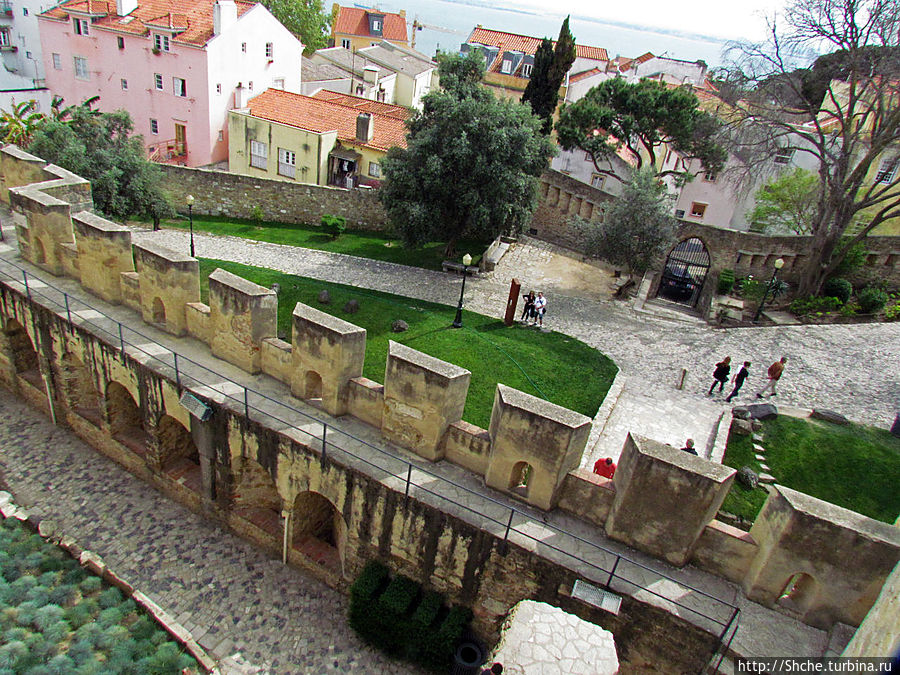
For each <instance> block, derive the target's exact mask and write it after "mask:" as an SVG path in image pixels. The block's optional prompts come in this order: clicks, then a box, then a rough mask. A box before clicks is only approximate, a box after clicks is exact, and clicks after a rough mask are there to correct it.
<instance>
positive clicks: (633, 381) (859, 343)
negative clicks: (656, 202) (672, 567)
mask: <svg viewBox="0 0 900 675" xmlns="http://www.w3.org/2000/svg"><path fill="white" fill-rule="evenodd" d="M194 238H195V242H196V248H197V255H198V256H202V257H207V258H216V259H220V260H230V261H234V262H239V263H243V264H246V265H256V266H260V267H268V268H272V269H277V270H280V271H283V272H288V273H290V274H297V275H301V276H306V277H312V278H316V279H322V280H325V281H333V282H338V283H343V284H349V285H352V286H357V287H360V288H368V289H374V290H379V291H386V292H391V293H397V294H399V295H405V296H409V297H414V298H419V299H421V300H429V301H433V302H440V303H445V304H450V305H454V304H456V302H457V299H458V298H459V285H460V283H461V279H460V278H459V277H456V276H451V275H448V274H445V273H441V272H432V271H428V270H420V269H416V268H409V267H404V266H402V265H395V264H392V263H384V262H379V261H375V260H368V259H364V258H355V257H352V256H345V255H340V254H336V253H327V252H323V251H314V250H310V249H302V248H294V247H291V246H282V245H278V244H268V243H261V242H252V241H248V240H245V239H239V238H233V237H218V236H211V235H205V234H197V233H195V234H194ZM134 241H135V242H136V243H140V242H143V241H154V242H156V243H158V244H161V245H163V246H167V247H169V248H172V249H175V250H187V247H188V235H187V233H186V232H183V231H180V230H162V231H159V232H150V231H147V230H138V229H136V230H135V232H134ZM550 248H552V247H549V246H547V245H546V244H542V243H540V242H534V241H530V240H526V241H525V242H524V243H519V244H517V245H516V246H515V247H513V249H512V250H511V251H510V253H508V254H507V255H506V257H504V259H503V261H502V262H501V265H499V266H498V269H497V270H496V271H495V272H494V273H493V274H491V275H490V276H489V277H488V278H483V279H470V280H469V281H468V282H467V285H466V307H467V308H468V309H471V310H474V311H478V312H481V313H484V314H488V315H493V316H502V314H503V312H504V310H505V304H506V298H507V295H508V290H509V279H510V278H511V277H513V276H515V277H517V278H519V279H520V280H522V282H523V285H525V286H526V287H529V288H530V287H538V288H541V289H543V290H544V293H545V295H546V296H547V297H548V299H549V308H548V315H547V321H546V324H547V325H548V326H549V327H550V328H552V329H553V330H558V331H560V332H562V333H566V334H567V335H571V336H573V337H576V338H578V339H580V340H582V341H584V342H586V343H587V344H589V345H591V346H593V347H596V348H597V349H600V350H601V351H603V352H604V353H606V354H608V355H609V356H610V357H612V358H613V359H614V360H615V361H616V363H617V364H618V365H619V367H620V368H621V370H622V373H623V375H624V376H625V377H626V386H628V387H629V388H634V389H637V390H640V391H641V392H643V393H645V394H649V395H651V396H653V397H655V398H660V397H670V398H671V397H675V398H681V397H683V396H690V397H698V396H705V393H706V391H707V388H708V387H709V383H710V382H711V381H712V380H711V373H712V369H713V365H714V364H715V363H716V362H717V361H720V360H721V359H722V357H723V356H726V355H731V357H732V361H733V362H736V363H739V362H741V361H745V360H749V361H751V362H752V363H753V366H752V368H751V377H750V379H749V380H748V381H747V383H746V384H745V386H744V392H746V393H747V394H748V396H745V397H744V400H745V401H749V400H752V393H753V392H754V391H755V390H757V389H759V388H761V387H762V385H763V384H764V383H765V378H764V371H765V369H766V368H767V367H768V365H769V364H770V363H771V362H772V361H775V360H777V359H779V358H781V356H787V357H788V359H789V361H788V365H787V368H786V370H785V374H784V377H783V378H782V380H781V386H780V388H779V389H780V390H779V395H778V398H777V401H778V402H779V403H786V404H790V405H795V406H800V407H806V408H813V407H820V408H830V409H833V410H836V411H838V412H841V413H843V414H844V415H846V416H848V417H850V418H851V419H854V420H857V421H860V422H866V423H870V424H877V425H879V426H883V427H884V426H890V424H891V423H892V422H893V420H894V417H895V415H896V413H897V411H900V322H898V323H883V324H856V325H836V326H780V327H764V328H735V329H728V330H723V329H715V328H711V327H709V326H707V325H705V324H703V323H700V322H691V321H678V320H672V319H669V318H664V317H658V316H654V315H652V314H649V313H646V312H641V313H638V312H635V311H633V310H632V309H631V306H630V304H625V303H621V302H617V301H610V300H605V301H604V300H597V299H591V298H585V297H574V296H572V295H565V294H564V292H563V291H560V292H559V293H554V281H553V275H552V270H550V269H549V267H548V266H549V265H550V262H549V261H550V257H549V255H548V250H549V249H550ZM598 278H600V274H599V273H598ZM599 283H605V279H603V280H601V282H599ZM682 368H686V369H687V371H688V379H687V384H686V386H685V389H684V391H683V392H679V391H677V390H676V389H675V384H676V383H677V381H678V380H679V378H680V376H681V370H682ZM723 409H724V402H723Z"/></svg>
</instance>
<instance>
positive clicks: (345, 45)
mask: <svg viewBox="0 0 900 675" xmlns="http://www.w3.org/2000/svg"><path fill="white" fill-rule="evenodd" d="M341 47H343V48H344V49H350V40H349V39H348V38H341Z"/></svg>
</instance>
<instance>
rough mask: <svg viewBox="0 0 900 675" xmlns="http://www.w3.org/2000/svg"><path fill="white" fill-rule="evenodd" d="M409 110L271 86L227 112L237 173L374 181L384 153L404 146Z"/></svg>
mask: <svg viewBox="0 0 900 675" xmlns="http://www.w3.org/2000/svg"><path fill="white" fill-rule="evenodd" d="M409 115H410V111H409V109H408V108H404V107H401V106H397V105H390V104H387V103H381V102H379V101H372V100H370V99H366V98H360V97H358V96H351V95H349V94H341V93H337V92H333V91H326V90H324V89H323V90H321V91H319V92H317V93H316V94H315V95H314V96H304V95H302V94H294V93H291V92H288V91H281V90H278V89H268V90H266V91H264V92H263V93H261V94H260V95H258V96H256V97H255V98H253V99H251V100H250V102H249V104H248V105H247V106H246V107H245V108H242V109H240V110H232V111H231V113H230V116H229V125H228V126H229V134H228V138H229V156H228V167H229V170H230V171H232V172H233V173H241V174H244V175H248V176H258V177H263V178H277V179H281V180H286V181H291V182H296V183H312V184H315V185H331V186H333V187H341V188H355V187H360V186H364V187H365V186H367V187H377V186H378V185H380V183H381V178H382V171H381V161H382V159H383V158H384V156H385V155H386V154H387V151H388V150H389V149H390V148H392V147H394V146H397V147H401V148H405V147H406V119H407V117H409Z"/></svg>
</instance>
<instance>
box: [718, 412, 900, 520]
mask: <svg viewBox="0 0 900 675" xmlns="http://www.w3.org/2000/svg"><path fill="white" fill-rule="evenodd" d="M762 433H763V446H764V447H765V448H766V458H767V461H766V463H767V464H768V465H769V467H770V468H771V472H770V473H771V474H772V475H773V476H775V478H776V480H777V482H778V483H780V484H782V485H786V486H787V487H790V488H793V489H795V490H798V491H800V492H803V493H806V494H808V495H811V496H813V497H818V498H819V499H823V500H825V501H827V502H831V503H833V504H837V505H839V506H843V507H846V508H848V509H851V510H853V511H856V512H858V513H862V514H864V515H867V516H870V517H871V518H875V519H877V520H882V521H885V522H888V523H893V522H894V521H895V520H896V518H897V515H898V514H900V490H898V488H897V486H898V485H900V439H898V438H895V437H894V436H891V434H890V433H889V432H888V431H886V430H884V429H876V428H873V427H866V426H861V425H856V424H852V425H848V426H840V425H836V424H831V423H829V422H823V421H821V420H812V419H810V420H804V419H796V418H793V417H787V416H784V415H781V416H779V417H777V418H775V419H774V420H770V421H767V422H764V423H763V431H762ZM725 463H726V464H728V465H729V466H733V467H735V468H740V467H741V466H744V465H749V466H751V467H752V468H754V470H758V469H759V464H758V462H756V460H755V459H754V457H753V447H752V443H751V442H750V439H749V437H746V436H738V437H731V438H730V439H729V442H728V450H727V452H726V453H725ZM756 493H759V494H756ZM760 495H762V499H760V498H759V496H760ZM764 501H765V494H764V493H763V492H762V491H761V490H757V491H753V492H750V491H748V490H745V489H743V488H741V487H740V486H736V487H734V488H732V490H731V493H730V494H729V495H728V497H727V498H726V500H725V504H724V505H723V509H724V510H726V511H729V512H731V513H736V514H738V515H742V516H744V517H745V518H749V519H751V520H752V519H753V518H755V517H756V514H757V513H758V512H759V509H760V507H761V506H762V503H763V502H764Z"/></svg>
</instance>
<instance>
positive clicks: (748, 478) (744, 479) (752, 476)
mask: <svg viewBox="0 0 900 675" xmlns="http://www.w3.org/2000/svg"><path fill="white" fill-rule="evenodd" d="M735 480H736V481H737V482H738V483H740V484H741V485H743V486H744V487H745V488H750V489H751V490H752V489H754V488H756V487H758V486H759V476H758V475H757V474H756V472H755V471H754V470H753V469H751V468H750V467H749V466H742V467H741V468H740V470H739V471H738V472H737V476H736V477H735Z"/></svg>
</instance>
